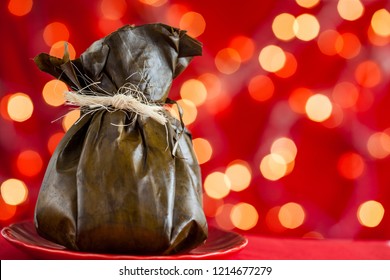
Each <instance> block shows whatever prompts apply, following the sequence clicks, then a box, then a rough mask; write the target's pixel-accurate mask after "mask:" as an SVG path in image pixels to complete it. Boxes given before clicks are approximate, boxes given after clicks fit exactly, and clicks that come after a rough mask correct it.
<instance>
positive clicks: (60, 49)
mask: <svg viewBox="0 0 390 280" xmlns="http://www.w3.org/2000/svg"><path fill="white" fill-rule="evenodd" d="M65 45H67V48H68V53H69V58H70V59H75V58H76V50H75V49H74V47H73V45H72V44H71V43H69V42H65V41H58V42H57V43H54V44H53V45H52V46H51V48H50V52H49V54H50V55H51V56H55V57H58V58H63V57H64V54H65Z"/></svg>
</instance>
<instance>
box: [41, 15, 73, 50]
mask: <svg viewBox="0 0 390 280" xmlns="http://www.w3.org/2000/svg"><path fill="white" fill-rule="evenodd" d="M69 36H70V34H69V30H68V27H67V26H66V25H65V24H64V23H62V22H58V21H55V22H52V23H49V24H48V25H46V27H45V28H44V30H43V40H44V41H45V43H46V45H48V46H49V47H51V46H52V45H53V44H55V43H57V42H59V41H68V40H69Z"/></svg>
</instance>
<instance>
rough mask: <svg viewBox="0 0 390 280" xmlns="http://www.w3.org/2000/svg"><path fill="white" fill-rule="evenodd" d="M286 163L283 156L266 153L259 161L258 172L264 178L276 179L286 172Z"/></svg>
mask: <svg viewBox="0 0 390 280" xmlns="http://www.w3.org/2000/svg"><path fill="white" fill-rule="evenodd" d="M287 171H288V165H287V163H286V161H285V160H284V158H283V157H282V156H281V155H278V154H268V155H266V156H264V157H263V159H262V160H261V163H260V172H261V174H262V175H263V176H264V178H266V179H268V180H270V181H277V180H279V179H281V178H282V177H284V176H285V175H286V174H287Z"/></svg>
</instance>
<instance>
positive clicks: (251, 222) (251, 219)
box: [230, 202, 259, 230]
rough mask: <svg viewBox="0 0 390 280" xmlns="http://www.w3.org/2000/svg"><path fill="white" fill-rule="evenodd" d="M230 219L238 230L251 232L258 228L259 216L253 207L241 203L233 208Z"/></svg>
mask: <svg viewBox="0 0 390 280" xmlns="http://www.w3.org/2000/svg"><path fill="white" fill-rule="evenodd" d="M230 219H231V220H232V223H233V225H234V226H235V227H236V228H238V229H241V230H250V229H251V228H253V227H254V226H256V224H257V221H258V219H259V214H258V213H257V210H256V208H255V207H253V205H251V204H249V203H244V202H241V203H238V204H237V205H234V206H233V208H232V210H231V212H230Z"/></svg>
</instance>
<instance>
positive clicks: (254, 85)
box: [248, 75, 275, 102]
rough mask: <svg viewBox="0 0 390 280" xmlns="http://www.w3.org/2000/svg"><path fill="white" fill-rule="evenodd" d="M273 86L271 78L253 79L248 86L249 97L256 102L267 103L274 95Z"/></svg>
mask: <svg viewBox="0 0 390 280" xmlns="http://www.w3.org/2000/svg"><path fill="white" fill-rule="evenodd" d="M274 90H275V86H274V83H273V82H272V80H271V78H269V77H268V76H265V75H257V76H255V77H253V78H252V79H251V80H250V81H249V84H248V91H249V94H250V96H251V97H252V98H253V99H254V100H256V101H260V102H263V101H267V100H268V99H270V98H271V97H272V96H273V94H274Z"/></svg>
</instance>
